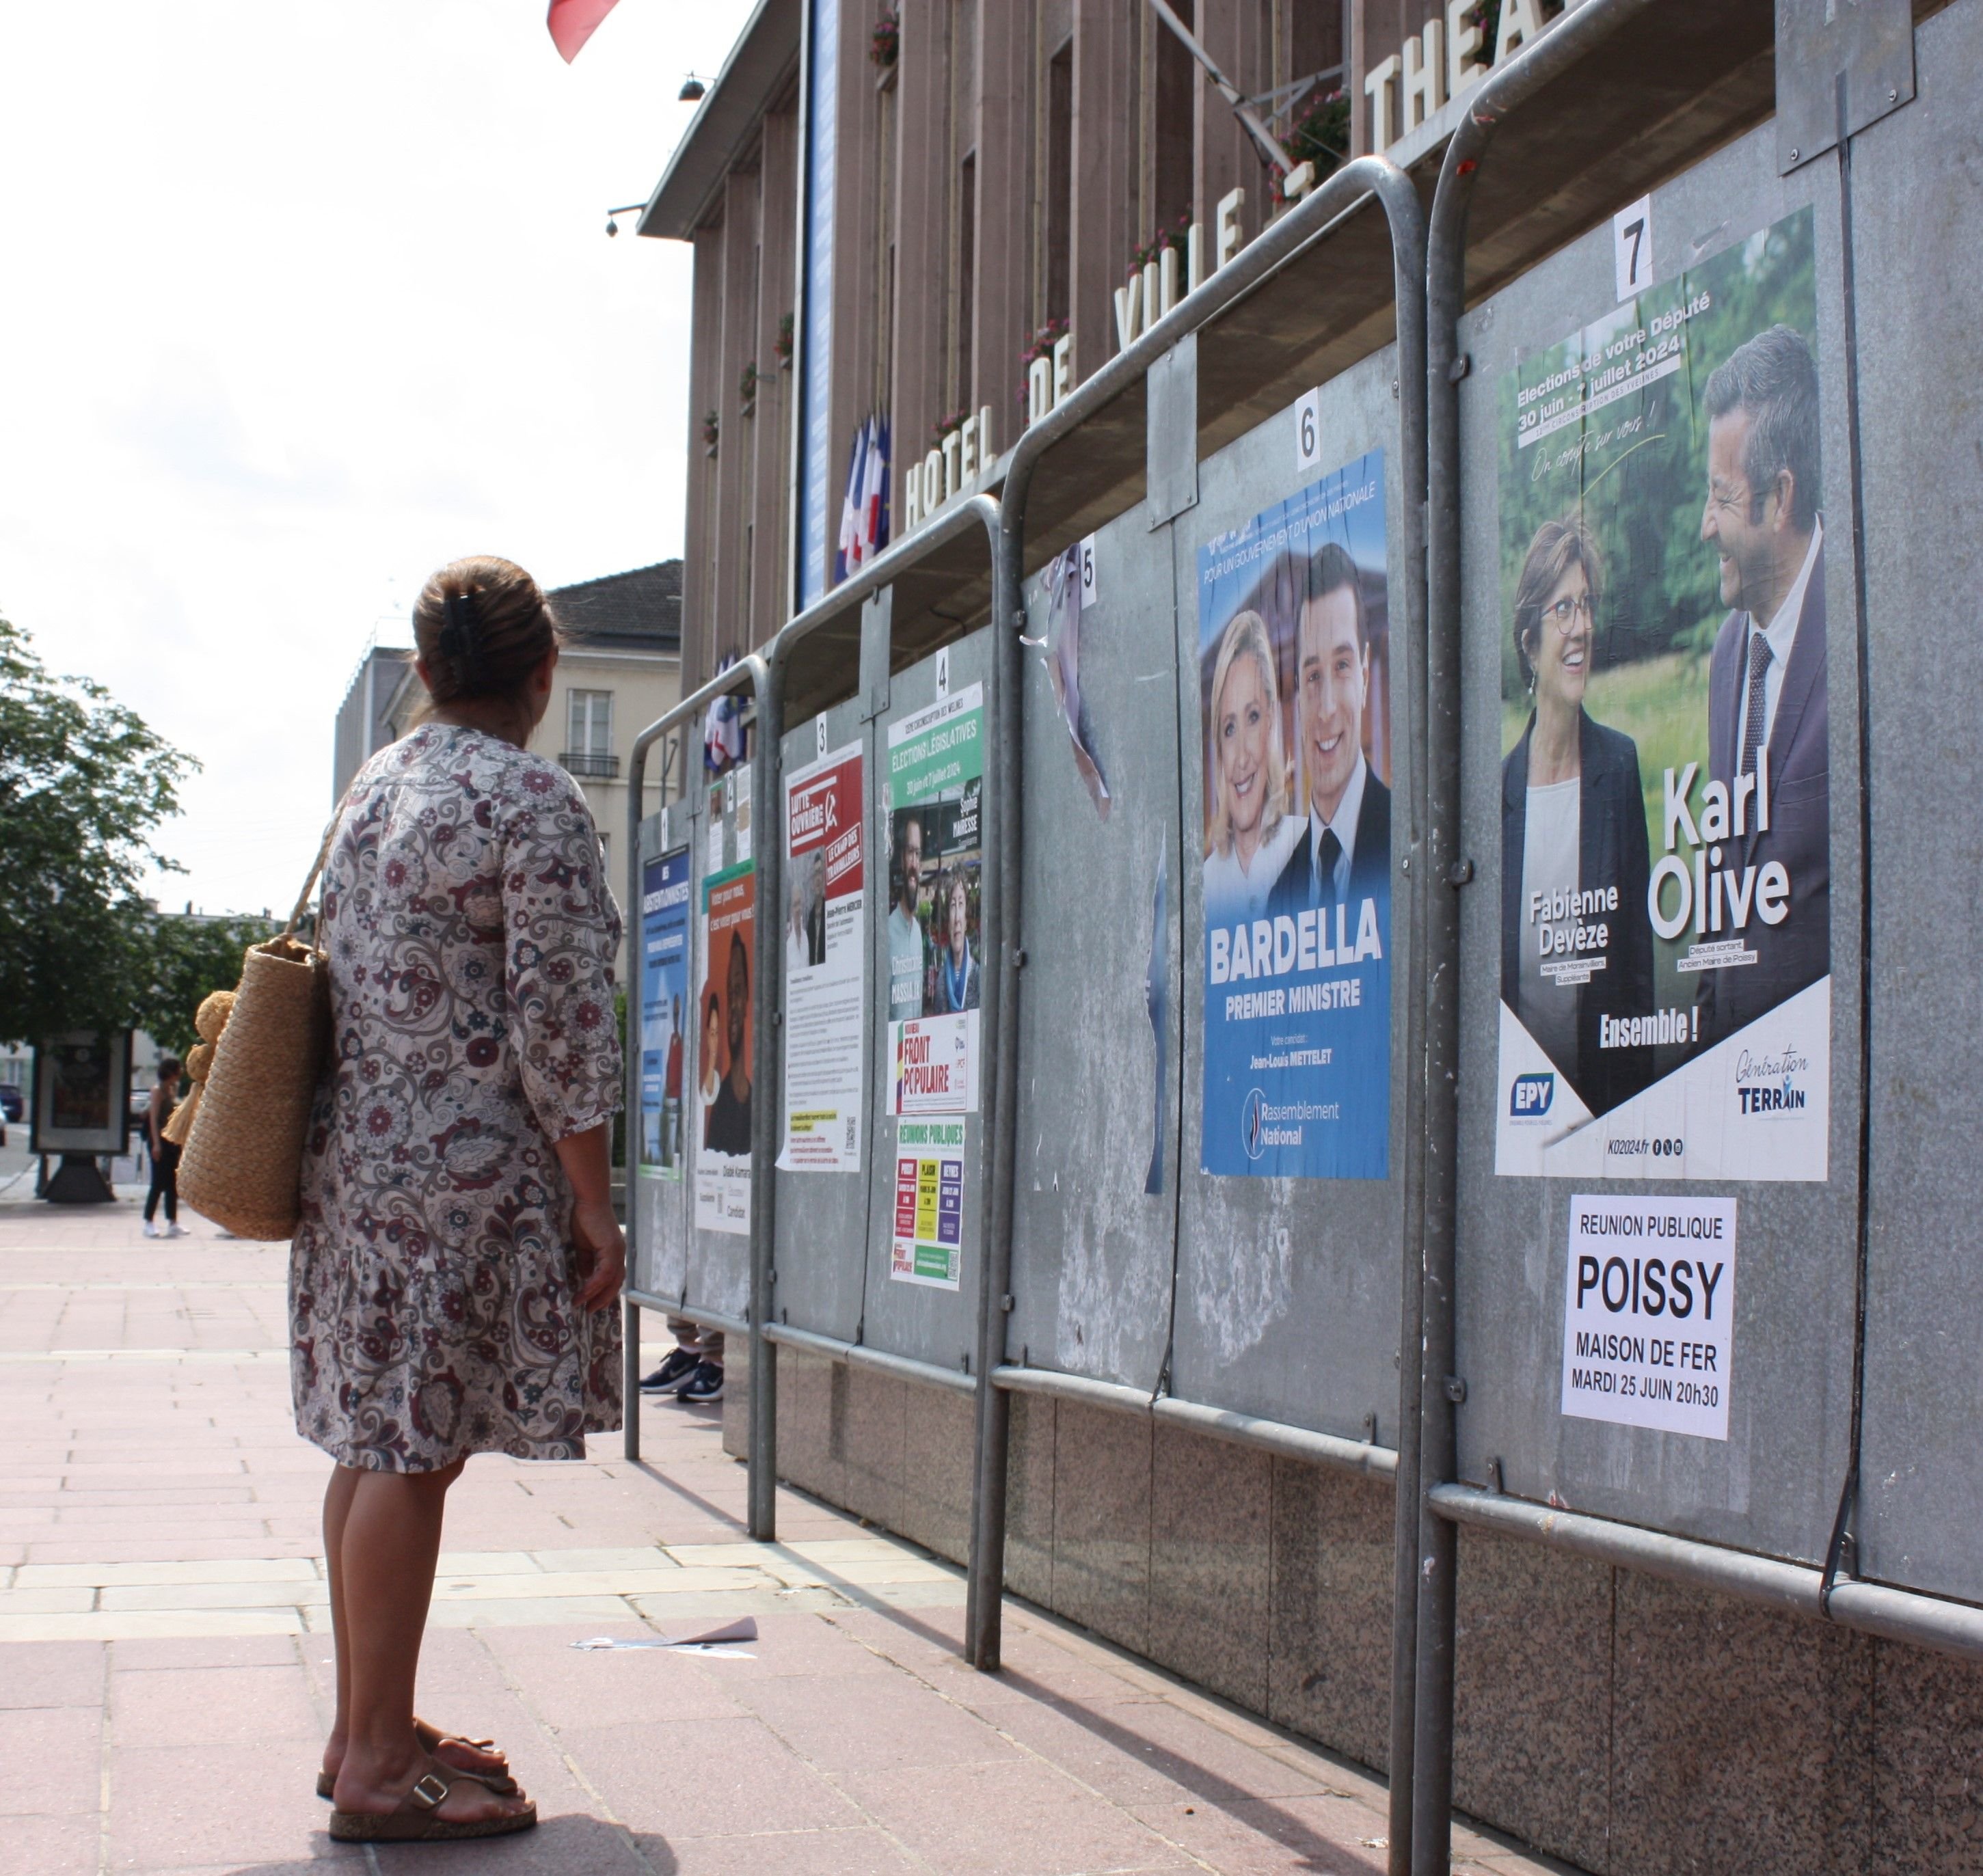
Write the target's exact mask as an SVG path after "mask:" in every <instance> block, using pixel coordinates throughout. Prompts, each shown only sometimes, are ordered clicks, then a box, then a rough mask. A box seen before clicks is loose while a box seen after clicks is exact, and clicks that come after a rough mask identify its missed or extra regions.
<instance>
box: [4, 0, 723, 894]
mask: <svg viewBox="0 0 1983 1876" xmlns="http://www.w3.org/2000/svg"><path fill="white" fill-rule="evenodd" d="M544 10H545V9H544V0H172V3H171V4H169V5H168V4H161V0H89V3H88V4H82V3H81V0H77V3H75V4H69V5H54V6H25V5H8V6H0V256H4V266H5V276H6V285H5V289H4V298H0V309H4V310H0V320H4V325H5V335H6V336H5V346H4V349H0V614H4V615H5V617H8V618H10V619H12V620H13V621H14V622H15V624H17V625H18V626H21V627H24V628H25V630H27V631H28V632H29V633H30V634H32V637H33V639H34V640H35V644H36V646H37V647H38V650H40V652H41V654H42V656H43V657H44V658H45V660H47V661H48V664H50V665H52V667H55V669H56V670H62V671H75V672H82V673H85V674H88V675H89V676H91V677H95V678H97V679H99V680H100V681H102V682H103V683H104V684H107V685H108V686H109V687H110V689H111V691H112V693H113V694H115V696H116V697H118V698H119V701H122V702H124V703H125V704H129V705H130V706H132V707H133V708H135V710H137V711H139V713H140V714H142V716H144V717H145V719H146V720H147V721H149V722H150V723H151V724H152V726H153V727H155V728H156V729H158V730H159V731H161V732H162V733H163V734H165V735H166V737H169V739H170V740H171V741H173V742H175V743H176V744H178V745H179V747H182V748H183V749H186V750H188V751H191V752H192V754H195V755H196V756H197V757H199V760H200V761H201V762H202V764H204V765H205V769H204V773H203V774H202V775H201V776H199V777H198V778H197V779H196V781H194V782H193V784H192V786H191V787H190V788H189V789H187V790H186V794H185V802H186V812H185V814H183V815H182V817H181V818H179V820H178V821H176V822H174V823H172V824H170V825H169V827H168V828H166V830H165V832H164V834H163V836H162V847H163V848H164V850H165V851H166V852H168V853H169V854H172V856H173V857H174V858H176V859H177V860H179V861H180V862H181V864H183V865H184V866H185V867H186V869H187V876H186V878H184V879H177V878H173V879H169V880H167V881H164V882H162V884H160V886H159V896H160V898H161V899H162V901H164V902H165V903H166V904H168V905H182V904H183V903H185V902H186V901H187V900H188V899H191V900H192V901H194V902H195V903H196V905H199V907H200V908H201V909H202V910H205V911H221V910H242V911H252V910H259V909H260V908H263V907H264V906H282V907H286V905H288V903H289V901H290V900H291V899H292V898H293V897H294V896H295V893H296V888H298V887H299V885H300V884H302V881H303V874H304V873H305V872H306V871H307V870H308V868H309V862H310V860H311V858H312V856H313V854H314V852H315V850H316V838H317V835H318V834H319V831H321V828H322V826H323V821H324V820H325V818H326V816H327V814H328V813H329V808H330V806H331V798H330V783H331V728H332V720H333V715H334V714H335V712H336V707H337V704H338V701H339V698H340V697H342V695H343V691H344V688H345V685H346V681H347V680H348V678H349V675H350V673H351V670H352V668H353V665H354V664H356V660H357V659H358V657H359V654H360V653H361V651H362V650H363V647H364V645H365V643H366V637H367V636H368V634H370V632H371V631H372V630H373V627H374V625H375V624H378V623H379V622H380V621H381V620H386V619H391V620H403V619H404V617H405V615H406V610H407V608H408V607H409V606H410V604H411V602H412V600H413V596H414V594H416V592H417V591H418V590H419V587H420V582H421V581H422V580H423V579H424V578H425V577H426V574H428V573H429V572H430V570H432V569H433V567H436V566H438V565H440V563H443V562H444V561H446V560H450V559H451V558H453V557H454V556H456V555H457V554H460V553H477V552H488V553H503V554H507V555H508V556H510V557H511V558H512V559H513V560H520V561H521V562H522V563H523V565H524V566H526V567H528V568H530V570H531V571H532V572H533V574H536V575H537V577H538V578H539V579H540V580H541V581H543V584H545V585H546V586H557V585H562V584H567V583H569V582H570V581H573V580H586V579H590V578H592V577H595V576H597V575H599V574H610V573H616V572H618V571H620V570H622V569H624V568H626V567H637V566H642V565H644V564H646V563H649V562H650V561H654V560H660V559H663V558H664V557H667V556H670V555H672V554H676V553H680V552H681V539H682V486H683V484H682V472H683V465H684V448H685V445H686V442H687V412H686V409H685V400H686V394H687V385H686V380H687V364H688V326H687V295H688V285H689V266H688V255H687V249H686V248H684V247H683V246H679V245H677V244H676V243H674V242H659V241H647V240H642V239H638V238H637V237H635V236H634V234H633V232H632V229H631V226H630V222H631V219H632V218H630V217H623V218H622V219H621V225H620V236H619V238H618V239H617V240H610V241H609V240H608V239H606V236H605V233H604V229H605V223H606V210H607V209H608V208H609V207H613V206H617V205H619V204H620V203H623V202H634V201H637V200H640V199H643V198H644V197H645V196H647V193H648V192H649V191H650V189H652V187H653V186H654V182H655V181H656V180H657V178H658V177H659V176H660V173H661V171H662V169H664V167H665V166H666V163H667V158H668V155H669V154H670V151H671V150H672V149H673V148H674V144H675V142H676V141H677V139H678V138H679V137H680V135H681V132H682V131H683V130H684V129H685V128H686V126H687V123H688V122H689V119H690V117H691V115H692V112H693V108H694V107H693V106H691V105H684V104H681V103H678V102H677V100H676V93H677V91H678V90H679V89H680V88H681V81H682V79H683V76H684V74H685V73H686V72H688V71H691V70H694V71H696V72H701V74H702V75H704V77H705V78H707V77H711V76H713V75H714V73H715V72H716V70H717V68H718V67H719V66H720V65H721V63H722V61H723V59H724V55H725V53H726V52H727V50H728V48H729V46H730V44H731V41H732V39H733V38H734V36H735V35H736V33H737V31H738V30H739V29H740V28H741V25H742V24H743V22H744V19H745V18H747V16H748V12H749V8H748V6H747V4H745V0H698V3H697V4H696V5H682V4H681V0H620V5H619V7H618V8H617V10H616V11H615V12H614V13H613V14H612V15H610V16H609V17H608V18H607V21H606V22H605V23H604V25H602V26H601V27H600V29H599V31H598V32H597V34H596V35H594V38H593V40H592V42H591V43H590V45H588V46H587V48H585V50H584V52H581V53H580V55H579V56H578V59H577V62H576V63H574V64H573V65H571V66H570V67H567V65H565V64H564V63H563V61H562V60H560V59H559V57H558V56H557V52H556V51H555V50H554V48H553V46H552V45H551V42H550V37H549V35H547V33H546V32H545V30H544Z"/></svg>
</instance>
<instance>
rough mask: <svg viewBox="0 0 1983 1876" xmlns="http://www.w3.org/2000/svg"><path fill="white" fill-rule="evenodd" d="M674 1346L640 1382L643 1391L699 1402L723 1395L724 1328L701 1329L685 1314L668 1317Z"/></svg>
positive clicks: (719, 1397)
mask: <svg viewBox="0 0 1983 1876" xmlns="http://www.w3.org/2000/svg"><path fill="white" fill-rule="evenodd" d="M668 1333H669V1334H670V1335H671V1336H674V1339H675V1345H674V1347H673V1348H672V1349H670V1350H669V1351H668V1352H667V1355H666V1356H664V1357H663V1358H662V1361H661V1365H660V1367H658V1368H657V1369H655V1370H654V1373H652V1374H650V1375H649V1376H647V1379H645V1380H644V1381H643V1382H642V1383H640V1392H641V1393H644V1394H654V1395H661V1394H672V1395H674V1397H675V1398H676V1399H677V1400H686V1401H689V1402H692V1403H700V1404H702V1405H705V1406H706V1405H707V1404H708V1403H711V1402H712V1401H718V1400H721V1399H722V1398H723V1331H722V1330H721V1329H704V1328H702V1327H701V1326H700V1325H698V1324H697V1323H692V1322H691V1321H690V1320H689V1319H688V1318H687V1316H670V1317H669V1318H668Z"/></svg>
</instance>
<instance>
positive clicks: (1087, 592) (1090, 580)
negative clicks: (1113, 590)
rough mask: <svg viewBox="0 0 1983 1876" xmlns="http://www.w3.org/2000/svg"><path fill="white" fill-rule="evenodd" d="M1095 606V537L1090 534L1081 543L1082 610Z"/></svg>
mask: <svg viewBox="0 0 1983 1876" xmlns="http://www.w3.org/2000/svg"><path fill="white" fill-rule="evenodd" d="M1093 604H1095V537H1094V536H1093V535H1092V534H1090V535H1088V537H1087V538H1086V539H1085V540H1083V541H1082V543H1081V610H1082V611H1083V612H1085V611H1087V610H1088V607H1091V606H1092V605H1093Z"/></svg>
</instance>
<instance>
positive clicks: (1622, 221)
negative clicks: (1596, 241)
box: [1611, 196, 1653, 306]
mask: <svg viewBox="0 0 1983 1876" xmlns="http://www.w3.org/2000/svg"><path fill="white" fill-rule="evenodd" d="M1611 260H1612V265H1613V268H1614V269H1616V270H1617V279H1618V303H1619V304H1620V306H1623V305H1624V303H1625V302H1626V301H1627V300H1628V299H1631V298H1632V297H1633V296H1634V295H1635V294H1637V293H1643V292H1644V290H1645V289H1646V288H1647V286H1648V285H1650V283H1651V280H1652V277H1653V199H1652V197H1651V196H1640V198H1639V199H1638V200H1637V202H1634V203H1633V204H1632V206H1630V208H1629V209H1620V210H1619V211H1618V212H1617V214H1616V215H1614V216H1612V218H1611Z"/></svg>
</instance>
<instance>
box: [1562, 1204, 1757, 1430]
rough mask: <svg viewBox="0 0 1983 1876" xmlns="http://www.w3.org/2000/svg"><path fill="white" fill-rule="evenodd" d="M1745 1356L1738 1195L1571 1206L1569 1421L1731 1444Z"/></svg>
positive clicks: (1566, 1294) (1566, 1327) (1566, 1347)
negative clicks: (1740, 1336) (1740, 1342)
mask: <svg viewBox="0 0 1983 1876" xmlns="http://www.w3.org/2000/svg"><path fill="white" fill-rule="evenodd" d="M1734 1353H1735V1201H1734V1199H1677V1198H1650V1199H1645V1198H1632V1199H1625V1198H1619V1197H1616V1196H1613V1195H1610V1194H1607V1193H1594V1194H1593V1193H1580V1194H1579V1195H1577V1196H1576V1197H1575V1198H1573V1199H1571V1200H1570V1267H1569V1273H1568V1279H1567V1283H1566V1285H1565V1287H1564V1290H1563V1412H1564V1413H1566V1414H1567V1415H1569V1416H1571V1417H1572V1418H1573V1419H1576V1420H1610V1421H1611V1422H1613V1423H1614V1424H1616V1425H1617V1426H1650V1427H1654V1428H1657V1429H1658V1430H1660V1431H1661V1432H1663V1433H1691V1434H1693V1435H1694V1436H1695V1438H1697V1439H1700V1440H1726V1439H1727V1437H1728V1393H1729V1389H1730V1388H1731V1386H1732V1385H1733V1383H1734V1374H1733V1372H1732V1369H1733V1364H1734Z"/></svg>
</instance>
